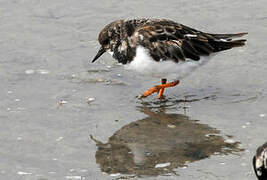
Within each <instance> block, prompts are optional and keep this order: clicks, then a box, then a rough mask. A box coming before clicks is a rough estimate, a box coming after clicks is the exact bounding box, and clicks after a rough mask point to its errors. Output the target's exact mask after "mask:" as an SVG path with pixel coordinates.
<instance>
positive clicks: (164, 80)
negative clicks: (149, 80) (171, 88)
mask: <svg viewBox="0 0 267 180" xmlns="http://www.w3.org/2000/svg"><path fill="white" fill-rule="evenodd" d="M166 83H167V79H161V84H166ZM164 89H165V88H164V87H163V88H161V89H160V90H159V95H158V98H159V99H161V98H162V97H163V93H164Z"/></svg>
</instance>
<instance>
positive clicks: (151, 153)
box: [91, 108, 242, 176]
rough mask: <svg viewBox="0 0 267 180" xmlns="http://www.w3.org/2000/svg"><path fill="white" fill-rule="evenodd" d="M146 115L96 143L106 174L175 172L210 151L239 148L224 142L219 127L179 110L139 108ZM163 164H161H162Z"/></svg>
mask: <svg viewBox="0 0 267 180" xmlns="http://www.w3.org/2000/svg"><path fill="white" fill-rule="evenodd" d="M142 111H144V113H145V114H147V115H148V117H147V118H145V119H141V120H138V121H135V122H132V123H130V124H128V125H126V126H124V127H122V128H121V129H120V130H118V131H117V132H116V133H114V134H113V135H112V136H111V137H110V138H109V141H108V142H107V143H102V142H100V141H98V140H95V139H94V138H93V137H91V138H92V139H93V140H94V141H95V142H96V145H97V148H98V150H97V152H96V154H95V157H96V162H97V163H98V164H99V165H100V167H101V170H102V171H103V172H106V173H108V174H116V173H120V174H127V175H129V174H131V175H136V176H142V175H149V176H156V175H160V174H165V175H166V174H169V173H174V174H175V172H174V171H173V169H174V168H178V167H183V166H185V164H186V163H189V162H194V161H197V160H201V159H204V158H208V157H209V156H211V155H213V154H229V153H236V152H240V151H242V149H239V148H238V145H239V143H238V142H231V143H227V142H225V140H224V138H223V137H222V136H220V135H219V132H220V131H219V130H217V129H215V128H212V127H210V126H208V125H206V124H200V123H198V122H197V121H196V120H190V119H189V118H188V117H187V116H184V115H180V114H166V113H164V112H159V113H155V112H152V111H150V110H148V109H144V108H143V109H142ZM161 165H162V166H164V167H161Z"/></svg>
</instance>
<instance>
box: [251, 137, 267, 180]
mask: <svg viewBox="0 0 267 180" xmlns="http://www.w3.org/2000/svg"><path fill="white" fill-rule="evenodd" d="M253 168H254V171H255V174H256V176H257V177H258V179H259V180H267V142H266V143H265V144H263V145H262V146H260V147H259V148H258V149H257V151H256V155H255V156H254V157H253Z"/></svg>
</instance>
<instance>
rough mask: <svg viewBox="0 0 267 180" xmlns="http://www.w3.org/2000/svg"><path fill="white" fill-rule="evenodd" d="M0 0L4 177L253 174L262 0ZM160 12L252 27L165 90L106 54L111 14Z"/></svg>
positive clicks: (207, 27)
mask: <svg viewBox="0 0 267 180" xmlns="http://www.w3.org/2000/svg"><path fill="white" fill-rule="evenodd" d="M149 3H150V4H148V2H143V1H141V0H138V1H118V0H111V1H80V0H77V1H68V0H54V1H50V0H48V1H41V0H39V1H33V0H25V1H16V0H13V1H0V12H1V13H0V22H1V26H0V37H1V38H0V44H1V48H0V82H1V91H0V98H1V101H0V107H1V109H0V120H1V121H0V122H1V126H0V144H1V146H0V159H1V161H0V179H23V180H24V179H25V180H32V179H34V180H35V179H38V180H45V179H49V180H50V179H101V180H102V179H123V178H124V179H125V178H126V179H127V178H128V179H129V178H131V179H139V178H140V179H141V178H144V179H184V180H186V179H190V180H191V179H203V180H204V179H205V180H206V179H216V180H217V179H223V180H225V179H229V180H232V179H243V180H250V179H255V175H254V173H253V171H252V166H251V161H252V156H253V154H254V152H255V150H256V148H257V147H258V146H259V145H261V144H262V143H264V142H265V141H266V140H267V133H266V130H265V129H266V128H265V127H266V126H267V121H266V118H267V108H266V107H267V106H266V105H267V103H266V102H267V101H266V100H267V97H266V91H265V89H266V88H267V80H266V71H267V65H266V56H267V52H266V50H265V47H267V42H266V41H265V39H266V32H267V24H266V17H267V8H266V4H267V3H266V1H265V0H258V1H252V0H248V1H241V0H237V1H234V2H233V1H230V0H226V1H223V2H222V1H211V0H205V1H201V2H200V1H194V0H189V1H188V0H183V1H179V2H177V1H174V0H171V1H168V3H166V2H163V1H158V0H153V1H149ZM132 17H154V18H168V19H173V20H175V21H178V22H181V23H183V24H185V25H188V26H192V27H195V28H198V29H200V30H203V31H208V32H218V33H224V32H229V33H231V32H243V31H248V32H249V35H248V36H247V38H248V43H247V45H246V46H245V47H243V48H236V49H233V50H230V51H225V52H222V53H220V54H218V55H217V56H216V57H214V58H213V59H212V60H211V61H210V62H209V63H208V64H207V65H205V66H204V67H202V68H201V69H198V70H197V71H196V72H194V74H192V76H189V77H188V78H186V79H184V80H183V81H182V82H181V84H180V85H179V87H175V88H171V89H167V90H166V92H165V95H166V98H165V99H164V100H158V99H157V98H156V95H153V96H151V97H148V98H147V99H144V100H139V99H137V98H136V96H137V95H139V94H141V93H142V92H143V91H145V90H146V89H147V88H150V87H152V86H153V85H155V84H157V83H159V80H158V79H154V78H150V77H143V76H141V75H138V74H136V73H134V72H131V71H127V70H125V69H124V68H123V67H122V66H120V65H118V64H116V63H115V62H114V61H113V60H112V58H111V57H110V56H109V55H103V56H102V57H101V60H98V61H97V62H96V63H94V64H91V63H89V60H91V59H92V58H93V57H94V55H95V53H96V52H97V48H98V43H97V41H96V39H97V35H98V32H99V31H100V29H101V28H102V27H103V26H104V25H105V24H107V23H109V22H110V21H112V20H114V19H118V18H132Z"/></svg>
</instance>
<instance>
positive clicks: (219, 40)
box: [209, 32, 248, 52]
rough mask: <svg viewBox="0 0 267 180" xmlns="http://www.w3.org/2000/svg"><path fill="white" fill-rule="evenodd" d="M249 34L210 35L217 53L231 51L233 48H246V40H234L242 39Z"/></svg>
mask: <svg viewBox="0 0 267 180" xmlns="http://www.w3.org/2000/svg"><path fill="white" fill-rule="evenodd" d="M246 34H248V33H246V32H245V33H236V34H209V35H210V36H212V37H213V38H214V39H213V40H212V42H211V44H212V46H213V47H214V50H215V52H216V51H223V50H227V49H231V48H233V47H239V46H244V45H245V42H246V41H247V40H246V39H238V40H233V39H235V38H238V37H242V36H244V35H246Z"/></svg>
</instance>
